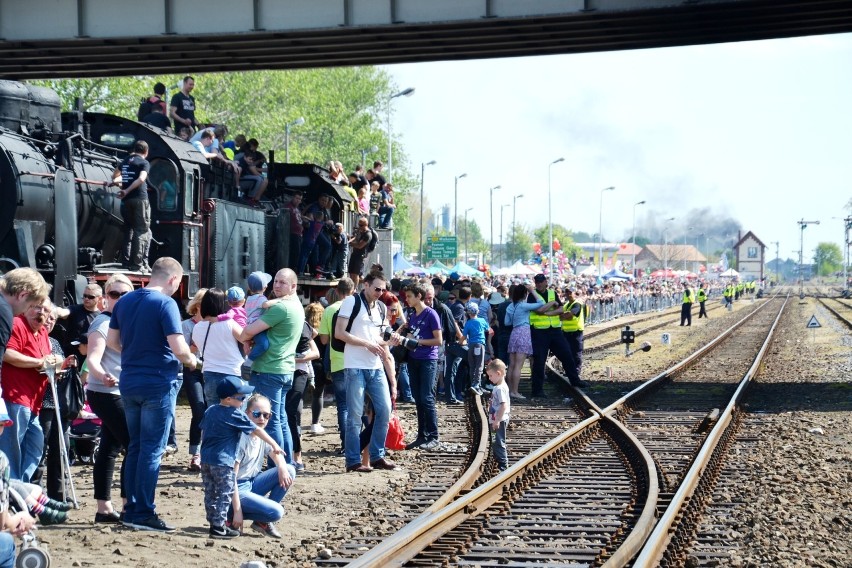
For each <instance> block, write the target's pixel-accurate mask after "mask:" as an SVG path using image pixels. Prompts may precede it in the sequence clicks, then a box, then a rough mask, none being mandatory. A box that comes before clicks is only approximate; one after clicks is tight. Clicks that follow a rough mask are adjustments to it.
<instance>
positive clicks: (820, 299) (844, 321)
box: [817, 298, 852, 329]
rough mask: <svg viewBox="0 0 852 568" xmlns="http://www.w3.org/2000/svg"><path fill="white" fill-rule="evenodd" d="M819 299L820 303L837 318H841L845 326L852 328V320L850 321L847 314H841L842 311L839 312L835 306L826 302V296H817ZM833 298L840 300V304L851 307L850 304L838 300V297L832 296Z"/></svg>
mask: <svg viewBox="0 0 852 568" xmlns="http://www.w3.org/2000/svg"><path fill="white" fill-rule="evenodd" d="M817 300H818V301H819V303H820V304H822V305H823V307H824V308H825V309H827V310H828V311H829V312H831V313H832V314H834V316H835V317H836V318H837V319H839V320H840V323H842V324H843V325H845V326H846V327H848V328H849V329H852V321H849V319H848V318H847V317H846V316H844V315H841V313H840V312H838V311H837V310H835V309H834V308H832V307H831V306H829V305H828V304H827V303H826V302H825V299H824V298H817ZM832 300H834V301H835V302H838V303H839V304H842V305H843V306H846V307H847V308H850V306H848V305H847V304H846V303H844V302H841V301H840V300H838V299H836V298H832Z"/></svg>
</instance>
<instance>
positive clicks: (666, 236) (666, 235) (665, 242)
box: [663, 217, 675, 282]
mask: <svg viewBox="0 0 852 568" xmlns="http://www.w3.org/2000/svg"><path fill="white" fill-rule="evenodd" d="M674 220H675V218H674V217H670V218H669V219H666V226H665V228H664V229H663V282H668V280H669V273H668V268H667V265H668V264H669V259H668V256H669V254H668V253H669V251H668V249H669V223H671V222H672V221H674Z"/></svg>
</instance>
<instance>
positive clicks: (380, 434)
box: [343, 369, 391, 467]
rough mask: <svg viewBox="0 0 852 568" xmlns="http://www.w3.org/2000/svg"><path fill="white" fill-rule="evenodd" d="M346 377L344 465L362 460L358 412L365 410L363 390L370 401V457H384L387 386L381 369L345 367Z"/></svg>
mask: <svg viewBox="0 0 852 568" xmlns="http://www.w3.org/2000/svg"><path fill="white" fill-rule="evenodd" d="M343 376H344V377H345V379H346V408H347V409H348V410H349V416H348V417H347V421H346V443H345V444H344V446H343V447H344V450H345V451H346V467H350V466H354V465H358V464H359V463H361V451H360V442H359V438H360V434H361V416H363V414H364V393H366V394H368V395H370V400H372V401H373V412H374V413H375V419H374V421H373V435H372V436H370V461H371V462H373V461H376V460H379V459H382V458H383V457H385V439H386V438H387V437H388V421H389V420H390V409H391V402H390V389H388V381H387V378H386V377H385V370H384V369H344V370H343Z"/></svg>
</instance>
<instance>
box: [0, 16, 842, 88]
mask: <svg viewBox="0 0 852 568" xmlns="http://www.w3.org/2000/svg"><path fill="white" fill-rule="evenodd" d="M849 31H852V1H850V0H682V1H676V0H0V77H2V78H5V79H17V80H22V79H31V78H54V77H103V76H120V75H147V74H164V73H184V72H187V73H199V72H212V71H242V70H248V69H252V70H254V69H292V68H303V67H328V66H342V65H366V64H391V63H406V62H418V61H438V60H458V59H475V58H492V57H513V56H524V55H548V54H558V53H575V52H591V51H610V50H623V49H641V48H651V47H670V46H680V45H692V44H703V43H717V42H731V41H744V40H755V39H768V38H780V37H790V36H800V35H817V34H830V33H840V32H849Z"/></svg>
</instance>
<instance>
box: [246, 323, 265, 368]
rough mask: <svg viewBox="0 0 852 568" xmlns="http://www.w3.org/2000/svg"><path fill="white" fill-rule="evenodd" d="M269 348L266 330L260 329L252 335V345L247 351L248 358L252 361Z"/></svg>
mask: <svg viewBox="0 0 852 568" xmlns="http://www.w3.org/2000/svg"><path fill="white" fill-rule="evenodd" d="M268 349H269V338H268V337H267V336H266V331H265V330H264V331H261V332H260V333H258V334H257V335H255V336H254V345H252V347H251V351H249V354H248V358H249V359H251V360H252V361H254V360H255V359H257V358H258V357H260V356H261V355H263V354H264V353H266V351H267V350H268Z"/></svg>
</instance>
